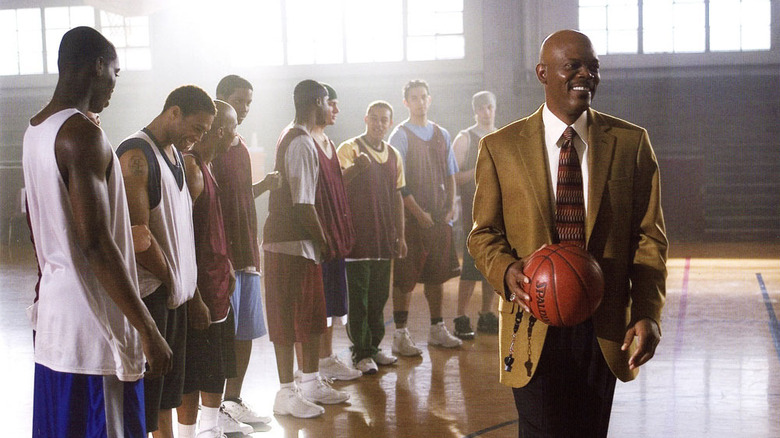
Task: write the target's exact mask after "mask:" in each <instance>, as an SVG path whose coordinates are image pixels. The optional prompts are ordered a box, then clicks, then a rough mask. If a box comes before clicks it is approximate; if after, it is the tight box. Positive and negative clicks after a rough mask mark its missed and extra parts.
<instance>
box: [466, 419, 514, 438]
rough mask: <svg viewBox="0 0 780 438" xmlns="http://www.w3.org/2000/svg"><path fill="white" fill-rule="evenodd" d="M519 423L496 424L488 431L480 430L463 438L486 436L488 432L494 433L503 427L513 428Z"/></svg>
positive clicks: (510, 421) (512, 421)
mask: <svg viewBox="0 0 780 438" xmlns="http://www.w3.org/2000/svg"><path fill="white" fill-rule="evenodd" d="M519 421H520V420H509V421H505V422H503V423H500V424H496V425H495V426H490V427H488V428H486V429H482V430H478V431H476V432H472V433H470V434H468V435H464V436H463V438H474V437H476V436H480V435H484V434H486V433H488V432H492V431H494V430H496V429H501V428H502V427H506V426H511V425H512V424H517V422H519Z"/></svg>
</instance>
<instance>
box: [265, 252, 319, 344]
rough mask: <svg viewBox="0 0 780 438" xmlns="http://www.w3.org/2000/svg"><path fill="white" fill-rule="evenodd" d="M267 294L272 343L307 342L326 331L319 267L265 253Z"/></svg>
mask: <svg viewBox="0 0 780 438" xmlns="http://www.w3.org/2000/svg"><path fill="white" fill-rule="evenodd" d="M264 271H265V277H264V278H265V294H266V300H265V304H266V309H267V315H268V336H269V339H270V340H271V342H274V343H276V342H278V343H281V344H293V343H295V342H307V341H308V340H309V337H310V336H311V335H319V334H322V332H324V331H325V327H326V324H327V323H326V316H325V314H326V312H327V310H326V308H325V294H324V293H323V281H322V269H321V267H320V265H317V264H315V263H314V261H313V260H309V259H307V258H305V257H300V256H293V255H288V254H281V253H277V252H270V251H265V269H264Z"/></svg>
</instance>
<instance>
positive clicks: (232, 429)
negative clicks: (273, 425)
mask: <svg viewBox="0 0 780 438" xmlns="http://www.w3.org/2000/svg"><path fill="white" fill-rule="evenodd" d="M217 427H219V428H220V429H222V432H223V433H236V432H241V433H243V434H250V433H252V432H254V431H255V428H254V427H252V426H250V425H248V424H245V423H242V422H240V421H238V420H236V419H235V418H233V417H231V416H230V414H228V413H227V412H225V411H223V410H222V409H220V410H219V415H218V416H217Z"/></svg>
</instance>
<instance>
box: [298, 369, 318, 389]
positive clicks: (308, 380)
mask: <svg viewBox="0 0 780 438" xmlns="http://www.w3.org/2000/svg"><path fill="white" fill-rule="evenodd" d="M319 375H320V372H319V371H315V372H313V373H303V374H301V389H303V390H310V389H314V388H315V386H316V385H317V377H319Z"/></svg>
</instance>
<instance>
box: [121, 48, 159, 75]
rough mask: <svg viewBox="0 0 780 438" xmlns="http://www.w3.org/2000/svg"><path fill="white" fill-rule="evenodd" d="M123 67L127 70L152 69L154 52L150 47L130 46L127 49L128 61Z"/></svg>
mask: <svg viewBox="0 0 780 438" xmlns="http://www.w3.org/2000/svg"><path fill="white" fill-rule="evenodd" d="M120 67H123V68H125V69H127V70H151V69H152V54H151V51H150V50H149V48H147V47H145V48H129V49H127V51H126V61H125V64H124V66H120Z"/></svg>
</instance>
